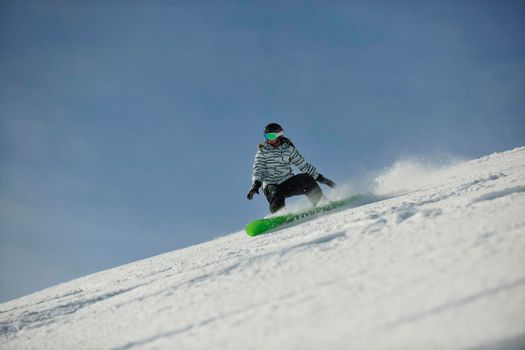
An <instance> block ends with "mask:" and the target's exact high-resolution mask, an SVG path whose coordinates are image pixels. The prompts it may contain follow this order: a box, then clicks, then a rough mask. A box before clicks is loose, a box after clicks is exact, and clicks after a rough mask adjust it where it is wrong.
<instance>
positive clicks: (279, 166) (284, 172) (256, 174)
mask: <svg viewBox="0 0 525 350" xmlns="http://www.w3.org/2000/svg"><path fill="white" fill-rule="evenodd" d="M292 164H293V165H295V166H296V167H297V168H298V169H299V171H300V172H302V173H307V174H309V175H311V176H312V177H313V178H314V179H317V176H318V175H319V172H318V171H317V169H316V168H315V167H314V166H313V165H311V164H309V163H307V162H306V160H304V158H303V156H302V155H301V154H300V153H299V152H298V151H297V149H296V148H295V146H294V145H293V143H292V142H291V141H290V140H289V139H286V138H285V139H284V142H283V144H282V145H280V146H279V147H273V146H271V145H270V144H268V143H267V142H265V143H262V144H260V145H259V149H258V150H257V154H255V160H254V162H253V175H252V183H254V182H255V181H257V180H259V181H261V182H262V183H263V188H265V187H266V186H268V185H271V184H275V185H278V184H281V183H283V182H284V181H286V180H288V179H289V178H291V177H292V176H294V173H293V171H292Z"/></svg>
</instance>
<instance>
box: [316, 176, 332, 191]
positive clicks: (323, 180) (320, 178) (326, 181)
mask: <svg viewBox="0 0 525 350" xmlns="http://www.w3.org/2000/svg"><path fill="white" fill-rule="evenodd" d="M317 182H319V183H322V184H325V185H326V186H328V187H330V188H334V187H335V186H336V184H335V182H333V181H332V180H330V179H327V178H326V177H324V176H323V175H321V174H319V176H318V177H317Z"/></svg>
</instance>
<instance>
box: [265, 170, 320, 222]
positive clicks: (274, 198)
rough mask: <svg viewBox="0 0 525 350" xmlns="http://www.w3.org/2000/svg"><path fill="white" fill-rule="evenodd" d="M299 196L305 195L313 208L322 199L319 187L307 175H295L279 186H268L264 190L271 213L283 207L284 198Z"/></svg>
mask: <svg viewBox="0 0 525 350" xmlns="http://www.w3.org/2000/svg"><path fill="white" fill-rule="evenodd" d="M301 194H305V195H306V196H307V197H308V199H309V200H310V202H311V203H312V205H314V206H315V205H317V203H318V202H319V201H320V200H321V199H322V198H323V191H322V190H321V187H319V185H318V184H317V182H316V181H315V180H314V178H313V177H311V176H310V175H308V174H297V175H295V176H293V177H291V178H289V179H288V180H286V181H285V182H283V183H281V184H279V185H268V186H266V188H265V189H264V195H265V196H266V199H267V200H268V202H269V203H270V212H272V213H275V212H276V211H278V210H279V209H282V208H283V207H284V206H285V203H284V202H285V199H286V198H288V197H293V196H299V195H301Z"/></svg>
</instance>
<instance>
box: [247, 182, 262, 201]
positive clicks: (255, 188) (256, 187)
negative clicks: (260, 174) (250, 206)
mask: <svg viewBox="0 0 525 350" xmlns="http://www.w3.org/2000/svg"><path fill="white" fill-rule="evenodd" d="M261 185H262V183H261V181H259V180H257V181H255V182H254V183H253V185H252V188H251V189H250V192H248V195H247V196H246V198H248V199H249V200H251V199H252V198H253V195H254V194H255V193H257V194H259V188H261Z"/></svg>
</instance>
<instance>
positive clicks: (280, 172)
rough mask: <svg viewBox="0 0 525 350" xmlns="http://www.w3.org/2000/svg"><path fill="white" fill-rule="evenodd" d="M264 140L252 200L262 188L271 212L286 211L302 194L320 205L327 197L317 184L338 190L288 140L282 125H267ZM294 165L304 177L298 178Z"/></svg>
mask: <svg viewBox="0 0 525 350" xmlns="http://www.w3.org/2000/svg"><path fill="white" fill-rule="evenodd" d="M264 138H265V140H266V141H265V142H264V143H262V144H259V149H258V150H257V154H256V155H255V160H254V162H253V175H252V187H251V189H250V192H248V195H247V198H248V199H249V200H251V199H252V198H253V195H254V194H255V193H257V194H259V188H261V186H262V187H263V191H264V195H265V196H266V199H267V200H268V202H269V203H270V212H271V213H275V212H277V211H278V210H280V209H282V208H284V206H285V199H286V198H288V197H292V196H298V195H302V194H305V195H306V196H307V197H308V199H309V200H310V202H311V203H312V205H313V206H316V205H317V204H318V203H319V201H320V200H322V199H324V198H325V197H324V195H323V191H322V190H321V187H319V185H318V184H317V182H319V183H322V184H325V185H327V186H329V187H335V183H334V182H333V181H332V180H329V179H327V178H326V177H324V176H323V175H321V174H320V173H319V171H317V169H316V168H315V167H314V166H313V165H311V164H309V163H307V162H306V161H305V159H304V158H303V156H302V155H301V154H300V153H299V152H298V151H297V149H296V148H295V146H294V144H293V143H292V141H291V140H290V139H288V138H286V137H284V130H283V128H282V127H281V126H280V125H279V124H277V123H270V124H268V125H266V127H265V128H264ZM292 164H293V165H295V166H296V167H297V168H298V169H299V170H300V171H301V174H297V175H294V173H293V171H292ZM316 181H317V182H316Z"/></svg>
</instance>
